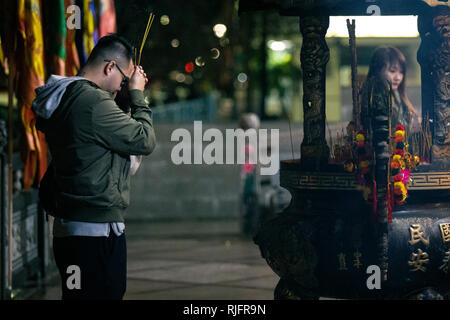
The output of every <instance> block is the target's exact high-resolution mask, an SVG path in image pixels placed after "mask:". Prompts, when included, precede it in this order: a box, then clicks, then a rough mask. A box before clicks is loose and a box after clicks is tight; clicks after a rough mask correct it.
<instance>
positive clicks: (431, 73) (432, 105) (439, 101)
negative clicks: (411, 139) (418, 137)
mask: <svg viewBox="0 0 450 320" xmlns="http://www.w3.org/2000/svg"><path fill="white" fill-rule="evenodd" d="M418 27H419V32H420V36H421V39H422V43H421V45H420V48H419V51H418V53H417V60H418V62H419V63H420V66H421V69H422V115H423V118H424V119H425V118H426V117H427V116H429V118H430V119H431V120H432V121H433V122H432V123H431V133H432V142H433V146H432V150H431V157H432V162H433V163H437V164H439V163H443V164H448V163H449V159H450V109H449V106H448V103H449V100H450V7H447V6H437V7H435V8H430V9H429V10H428V12H425V13H422V14H420V15H419V19H418Z"/></svg>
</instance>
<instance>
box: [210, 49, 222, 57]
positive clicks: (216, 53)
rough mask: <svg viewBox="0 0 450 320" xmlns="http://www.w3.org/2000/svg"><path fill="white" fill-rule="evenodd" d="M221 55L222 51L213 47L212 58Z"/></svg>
mask: <svg viewBox="0 0 450 320" xmlns="http://www.w3.org/2000/svg"><path fill="white" fill-rule="evenodd" d="M219 57H220V51H219V49H217V48H212V49H211V59H214V60H215V59H219Z"/></svg>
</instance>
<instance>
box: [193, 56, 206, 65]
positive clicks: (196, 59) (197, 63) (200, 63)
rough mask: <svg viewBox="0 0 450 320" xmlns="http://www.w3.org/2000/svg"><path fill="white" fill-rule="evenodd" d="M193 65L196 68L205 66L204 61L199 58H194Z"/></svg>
mask: <svg viewBox="0 0 450 320" xmlns="http://www.w3.org/2000/svg"><path fill="white" fill-rule="evenodd" d="M195 65H197V66H198V67H203V66H204V65H205V61H204V60H203V58H202V57H201V56H199V57H197V58H195Z"/></svg>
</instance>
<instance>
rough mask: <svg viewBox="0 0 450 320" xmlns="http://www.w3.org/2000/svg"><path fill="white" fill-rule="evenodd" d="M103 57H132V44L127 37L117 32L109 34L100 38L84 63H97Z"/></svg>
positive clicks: (126, 59)
mask: <svg viewBox="0 0 450 320" xmlns="http://www.w3.org/2000/svg"><path fill="white" fill-rule="evenodd" d="M104 59H110V60H115V59H124V60H125V61H130V60H131V59H133V46H132V45H131V44H130V42H128V40H127V39H125V38H124V37H122V36H120V35H118V34H109V35H107V36H104V37H102V38H100V39H99V40H98V42H97V44H96V45H95V47H94V49H93V50H92V52H91V54H90V55H89V58H88V60H87V62H86V64H90V63H93V64H97V63H101V62H103V60H104Z"/></svg>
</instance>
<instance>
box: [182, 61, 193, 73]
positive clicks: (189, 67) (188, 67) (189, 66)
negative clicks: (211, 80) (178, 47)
mask: <svg viewBox="0 0 450 320" xmlns="http://www.w3.org/2000/svg"><path fill="white" fill-rule="evenodd" d="M184 70H185V71H186V72H188V73H189V72H192V71H194V63H193V62H188V63H186V65H185V66H184Z"/></svg>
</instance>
